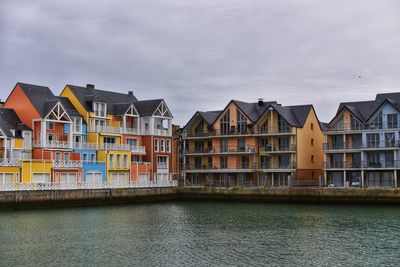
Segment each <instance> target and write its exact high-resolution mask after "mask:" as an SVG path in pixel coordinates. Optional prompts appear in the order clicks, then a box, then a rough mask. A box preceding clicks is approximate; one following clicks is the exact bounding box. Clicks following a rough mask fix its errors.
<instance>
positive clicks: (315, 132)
mask: <svg viewBox="0 0 400 267" xmlns="http://www.w3.org/2000/svg"><path fill="white" fill-rule="evenodd" d="M182 142H183V152H182V153H183V175H184V180H185V182H186V184H187V185H209V186H229V185H248V186H260V185H263V186H288V184H289V183H290V184H292V185H293V184H295V183H296V184H300V183H301V184H310V185H318V184H319V178H320V176H322V174H323V172H322V168H323V153H322V143H323V132H322V129H321V125H320V122H319V121H318V118H317V116H316V113H315V110H314V108H313V106H312V105H301V106H282V105H281V104H278V103H277V102H275V101H271V102H264V101H263V100H262V99H260V100H259V101H258V102H256V103H247V102H242V101H237V100H232V101H230V102H229V103H228V105H227V106H226V107H225V108H224V109H223V110H219V111H207V112H201V111H198V112H196V113H195V114H194V115H193V117H192V118H191V119H190V121H189V122H188V123H187V125H186V126H185V127H184V128H183V133H182Z"/></svg>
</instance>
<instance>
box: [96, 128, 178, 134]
mask: <svg viewBox="0 0 400 267" xmlns="http://www.w3.org/2000/svg"><path fill="white" fill-rule="evenodd" d="M89 132H91V133H100V134H116V135H121V134H128V135H160V136H171V134H170V131H169V130H168V129H154V131H150V130H144V129H137V128H123V127H113V126H90V127H89Z"/></svg>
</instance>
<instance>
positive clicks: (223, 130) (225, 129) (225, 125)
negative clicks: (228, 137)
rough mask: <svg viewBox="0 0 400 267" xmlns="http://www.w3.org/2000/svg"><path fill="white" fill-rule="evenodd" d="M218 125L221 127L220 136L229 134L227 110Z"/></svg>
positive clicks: (229, 125)
mask: <svg viewBox="0 0 400 267" xmlns="http://www.w3.org/2000/svg"><path fill="white" fill-rule="evenodd" d="M220 125H221V134H229V131H230V128H231V122H230V114H229V110H228V111H227V112H226V113H225V114H224V116H223V117H222V119H221V120H220Z"/></svg>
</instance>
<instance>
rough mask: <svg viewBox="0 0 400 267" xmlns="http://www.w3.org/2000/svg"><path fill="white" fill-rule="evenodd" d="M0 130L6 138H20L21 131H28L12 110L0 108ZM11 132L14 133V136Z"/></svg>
mask: <svg viewBox="0 0 400 267" xmlns="http://www.w3.org/2000/svg"><path fill="white" fill-rule="evenodd" d="M0 129H1V131H2V132H3V133H4V134H5V135H6V136H7V137H17V138H20V137H21V131H23V130H30V128H29V127H28V126H26V125H25V124H23V123H22V122H21V120H20V119H19V117H18V115H17V113H15V111H14V110H13V109H8V108H0ZM11 130H14V131H15V135H13V134H12V132H11Z"/></svg>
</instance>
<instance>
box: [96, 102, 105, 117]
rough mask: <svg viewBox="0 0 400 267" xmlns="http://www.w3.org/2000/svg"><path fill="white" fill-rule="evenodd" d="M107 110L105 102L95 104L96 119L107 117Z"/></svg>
mask: <svg viewBox="0 0 400 267" xmlns="http://www.w3.org/2000/svg"><path fill="white" fill-rule="evenodd" d="M106 108H107V104H106V103H104V102H94V104H93V111H94V115H95V116H96V117H105V116H106Z"/></svg>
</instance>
